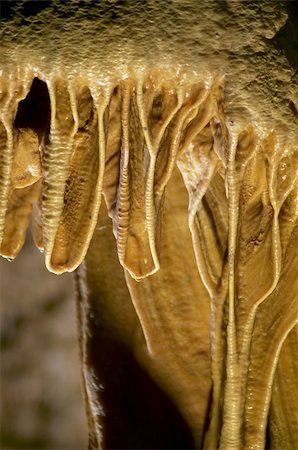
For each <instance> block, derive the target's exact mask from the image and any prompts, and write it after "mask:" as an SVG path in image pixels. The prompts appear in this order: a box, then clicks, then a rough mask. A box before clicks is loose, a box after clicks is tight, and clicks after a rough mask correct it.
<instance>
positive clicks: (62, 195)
mask: <svg viewBox="0 0 298 450" xmlns="http://www.w3.org/2000/svg"><path fill="white" fill-rule="evenodd" d="M0 82H1V122H0V127H1V128H0V139H1V149H0V171H1V172H0V238H1V241H0V242H1V247H0V248H1V254H2V256H4V257H6V258H9V259H13V258H15V256H16V255H17V254H18V252H19V251H20V250H21V247H22V245H23V243H24V240H25V235H26V229H27V226H28V223H29V220H30V216H31V222H32V223H31V224H32V233H33V238H34V241H35V243H36V245H37V247H38V248H39V249H40V250H41V251H43V252H44V254H45V261H46V265H47V267H48V269H49V270H50V271H52V272H55V273H63V272H65V271H73V270H75V269H76V268H77V267H78V266H79V265H80V264H81V263H82V261H83V260H84V258H85V256H86V253H87V251H88V248H89V245H90V241H91V239H92V236H93V233H94V230H95V228H96V224H97V221H98V214H99V210H100V204H101V198H102V197H103V198H104V202H105V205H106V208H107V211H108V214H109V216H110V218H111V219H112V223H113V233H114V236H115V239H116V245H117V253H118V258H119V262H120V264H121V265H122V266H123V268H124V269H125V273H126V281H127V284H128V287H129V290H130V294H131V296H132V298H133V302H134V306H135V309H136V311H137V314H138V317H139V320H140V323H141V326H142V330H143V333H144V336H145V339H146V351H147V352H148V355H149V356H148V357H149V359H150V357H152V359H154V358H155V355H157V354H158V353H159V343H158V342H157V341H156V339H157V337H156V335H155V331H154V326H153V323H154V322H156V320H157V321H158V320H159V319H160V317H159V313H160V311H159V312H158V311H156V310H155V311H154V312H152V308H153V307H152V305H151V303H150V302H151V298H150V295H151V296H153V297H154V295H155V294H154V293H152V292H151V294H150V295H148V296H147V302H146V296H144V295H143V294H142V292H139V291H141V290H142V289H144V291H143V293H144V292H145V291H146V288H145V287H144V286H146V285H145V284H142V283H146V280H145V279H147V278H148V277H149V278H151V277H152V279H154V276H155V274H157V272H158V271H159V270H160V268H161V264H162V260H163V259H165V258H163V257H162V256H161V252H162V248H163V243H162V241H163V238H164V235H165V234H166V233H164V232H163V211H164V207H165V205H166V203H167V186H168V184H169V182H170V180H171V179H172V177H173V176H174V175H173V173H174V172H175V173H176V172H177V168H178V170H179V171H180V173H181V175H182V179H183V181H184V185H185V187H186V190H187V192H188V197H189V202H188V213H187V214H188V225H189V230H190V233H191V238H192V245H193V251H194V255H195V260H196V265H197V272H195V273H191V274H189V276H191V277H192V279H198V283H203V285H204V289H205V290H206V291H207V293H208V298H209V302H210V329H209V330H208V333H209V337H208V340H209V341H208V346H209V348H208V349H207V350H208V355H207V357H206V358H207V360H208V361H209V358H210V375H209V373H208V374H206V378H208V377H209V378H210V383H209V381H208V383H209V384H208V383H207V385H208V386H207V385H206V386H207V387H206V386H202V390H205V391H206V392H205V393H204V394H202V392H201V391H200V389H197V390H194V391H193V392H194V393H192V394H191V395H193V398H192V399H191V403H192V405H196V406H191V407H190V406H189V405H187V400H186V399H185V398H182V397H183V395H182V396H179V395H180V394H179V392H180V391H181V392H182V391H183V389H184V388H183V386H184V384H185V385H186V384H189V385H193V384H195V383H196V376H195V374H191V375H190V378H188V376H186V375H185V376H184V375H181V377H180V378H179V376H178V375H179V370H178V369H177V374H178V375H177V374H176V375H173V377H174V382H173V383H172V385H171V386H169V387H168V388H167V389H168V391H169V395H170V396H171V397H172V398H174V400H175V402H176V404H177V405H178V408H180V410H181V411H182V414H183V415H184V417H186V421H187V422H188V423H189V425H190V428H191V430H192V432H193V435H194V436H195V440H196V444H197V446H201V445H203V446H204V448H206V449H215V448H218V447H220V448H221V449H222V450H226V449H235V450H239V449H240V448H242V447H245V448H249V449H261V448H264V446H265V439H266V427H267V420H268V414H269V407H270V403H271V404H272V420H273V422H272V423H274V424H275V425H274V426H275V429H274V430H273V432H272V436H273V437H272V438H271V440H272V442H274V436H276V440H277V442H286V443H287V444H286V445H288V446H286V447H284V448H294V447H293V445H295V444H294V442H295V441H296V439H297V438H298V428H297V427H298V425H297V421H296V420H295V416H296V414H297V405H295V402H294V401H291V400H290V399H286V400H283V399H282V398H281V397H278V396H280V392H277V393H275V394H274V395H273V394H272V385H273V378H274V375H275V374H276V373H277V375H278V371H280V372H281V373H284V371H287V370H289V371H292V372H293V373H294V372H295V370H297V367H296V369H295V364H296V365H297V361H296V363H294V359H293V355H292V354H291V351H290V350H289V351H288V353H289V355H288V356H286V353H287V349H291V348H295V349H296V350H295V351H297V343H296V345H294V346H291V344H290V343H289V342H290V341H293V342H294V341H295V339H296V340H297V326H296V327H295V325H297V321H298V302H297V286H296V288H295V287H294V285H293V283H295V282H297V265H298V261H297V250H296V249H295V242H296V244H297V233H298V227H297V223H298V222H297V217H298V205H297V198H298V181H297V170H298V149H297V147H296V148H295V145H294V144H293V142H291V141H287V140H286V138H285V137H284V136H280V135H279V134H278V133H277V132H276V131H275V130H274V129H272V130H263V129H261V128H258V124H257V123H246V124H245V123H244V124H243V123H242V124H238V125H237V124H234V125H233V126H231V124H229V122H228V120H227V117H226V115H225V81H224V78H223V77H216V78H214V79H211V78H210V79H209V80H201V79H198V80H194V79H193V78H191V79H188V78H187V77H181V76H180V75H179V76H178V75H177V78H175V77H172V76H167V74H166V73H164V72H161V71H158V70H156V71H152V73H150V74H146V75H143V76H140V77H139V78H134V77H128V78H126V79H122V80H117V81H114V80H111V81H107V82H106V84H97V83H96V82H93V83H91V82H90V83H88V82H87V81H86V79H83V78H73V79H69V80H66V79H65V78H62V77H59V76H52V77H50V78H49V79H47V78H46V77H45V78H44V81H40V80H38V79H37V78H34V76H33V75H32V71H30V70H28V71H24V72H22V73H21V72H18V70H16V71H15V73H14V74H13V75H10V76H7V75H3V77H2V79H1V80H0ZM35 91H36V92H37V94H36V93H35ZM175 176H177V175H175ZM172 189H173V188H172ZM172 197H173V196H172ZM172 201H173V200H172ZM178 201H179V194H178V192H177V202H178ZM185 208H187V205H185ZM172 237H173V236H172ZM171 245H173V246H175V245H176V243H175V242H172V244H171ZM177 245H178V244H177ZM179 245H180V248H182V247H183V243H179ZM173 270H174V268H173ZM179 270H181V271H183V270H184V268H183V267H182V268H180V269H179ZM185 270H187V268H185ZM176 272H177V271H176ZM291 280H292V281H291ZM192 282H193V283H195V282H194V281H192ZM165 289H167V287H166V288H165ZM138 292H139V294H138ZM160 292H161V291H160ZM165 296H166V294H165ZM141 298H142V300H141ZM163 307H165V306H164V304H163V306H162V307H160V308H161V309H162V308H163ZM198 311H199V310H198ZM161 315H162V313H161ZM160 320H161V319H160ZM287 338H288V339H287ZM286 340H287V342H288V347H284V348H285V350H284V353H285V355H284V356H283V357H282V358H279V356H280V353H281V349H282V347H283V344H284V342H285V341H286ZM195 345H196V344H194V346H195ZM169 346H170V344H169ZM171 351H172V353H174V351H175V350H174V349H173V350H171ZM209 354H210V356H209ZM195 357H196V356H194V358H195ZM157 359H158V358H157ZM187 364H189V361H187ZM157 366H158V367H160V366H161V362H160V361H159V363H158V364H157ZM157 366H156V367H157ZM153 372H154V370H153ZM207 372H208V371H207ZM154 373H155V375H154V376H156V378H158V377H159V376H160V377H161V378H162V375H160V374H159V369H156V368H155V372H154ZM167 377H168V374H166V375H164V378H165V379H166V378H167ZM86 378H87V377H86ZM209 378H208V379H209ZM289 380H290V381H289V385H290V387H289V386H287V388H285V391H286V392H287V394H289V392H290V390H294V391H295V392H296V394H297V386H296V387H295V381H294V379H293V377H291V376H289ZM197 383H198V384H199V380H197ZM161 384H163V382H161ZM164 384H166V382H164ZM86 385H87V387H86V391H88V380H86ZM90 389H91V387H90ZM196 395H197V398H196ZM277 397H278V398H277ZM202 398H205V400H203V401H202ZM271 399H273V400H272V401H271ZM277 404H278V405H277ZM276 405H277V406H276ZM90 414H91V415H92V405H91V404H90ZM97 414H98V413H94V415H95V416H96V415H97ZM285 417H286V419H285ZM273 428H274V427H273ZM296 442H297V441H296Z"/></svg>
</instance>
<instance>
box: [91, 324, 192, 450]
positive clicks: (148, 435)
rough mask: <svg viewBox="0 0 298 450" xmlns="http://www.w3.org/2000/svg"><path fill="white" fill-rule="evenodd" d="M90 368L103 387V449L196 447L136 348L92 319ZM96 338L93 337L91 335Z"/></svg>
mask: <svg viewBox="0 0 298 450" xmlns="http://www.w3.org/2000/svg"><path fill="white" fill-rule="evenodd" d="M88 329H89V331H90V333H88V334H89V338H88V339H89V342H88V356H89V358H88V359H89V360H88V365H89V367H90V368H91V369H92V372H94V373H95V375H96V377H97V378H98V380H99V382H100V384H101V385H102V387H103V389H101V390H100V392H99V393H98V398H99V401H100V403H101V405H102V407H103V410H104V413H105V416H104V417H102V418H101V419H100V422H101V424H102V428H103V448H104V449H107V450H111V449H151V450H153V449H194V448H195V445H194V441H193V438H192V435H191V432H190V429H189V428H188V426H187V424H186V423H185V421H184V419H183V417H182V416H181V414H180V413H179V411H178V409H177V407H176V406H175V405H174V403H173V402H172V401H171V400H170V399H169V397H168V396H167V395H166V394H165V393H164V392H163V391H162V390H161V389H160V388H159V386H157V384H156V383H155V382H154V381H153V380H152V379H151V377H150V376H149V375H148V374H147V373H146V372H145V371H144V370H143V369H142V368H141V367H140V366H139V364H138V363H137V361H136V360H135V358H134V356H133V355H132V352H131V350H129V349H128V348H127V347H126V346H125V345H124V344H123V342H121V341H120V340H119V339H117V337H116V336H113V335H112V333H111V330H109V329H106V328H105V326H104V325H96V324H95V323H94V321H93V320H92V319H90V322H89V327H88ZM90 336H91V337H90Z"/></svg>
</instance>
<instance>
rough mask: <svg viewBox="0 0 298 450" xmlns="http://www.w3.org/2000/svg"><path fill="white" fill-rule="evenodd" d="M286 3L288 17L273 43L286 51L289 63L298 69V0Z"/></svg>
mask: <svg viewBox="0 0 298 450" xmlns="http://www.w3.org/2000/svg"><path fill="white" fill-rule="evenodd" d="M285 3H286V11H287V14H288V19H287V21H286V23H285V24H284V26H283V27H282V28H281V29H280V30H279V31H278V32H277V33H276V35H275V36H274V38H273V44H274V45H275V47H276V48H277V49H278V50H281V51H283V52H284V53H285V55H286V57H287V59H288V61H289V64H290V65H291V66H292V67H293V68H294V69H295V70H298V1H296V0H294V1H287V2H285Z"/></svg>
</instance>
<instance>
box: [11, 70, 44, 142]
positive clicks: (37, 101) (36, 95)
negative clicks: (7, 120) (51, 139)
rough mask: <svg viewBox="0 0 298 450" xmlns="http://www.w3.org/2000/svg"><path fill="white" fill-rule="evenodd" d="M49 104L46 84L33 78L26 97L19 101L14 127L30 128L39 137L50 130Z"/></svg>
mask: <svg viewBox="0 0 298 450" xmlns="http://www.w3.org/2000/svg"><path fill="white" fill-rule="evenodd" d="M50 118H51V105H50V96H49V92H48V87H47V84H46V83H45V82H44V81H41V80H40V79H39V78H34V80H33V82H32V85H31V88H30V91H29V92H28V94H27V97H26V98H25V99H24V100H22V101H20V103H19V105H18V111H17V114H16V118H15V121H14V127H15V128H31V129H33V130H34V131H36V132H37V134H38V136H39V138H40V139H41V137H42V136H45V135H46V136H48V135H49V132H50Z"/></svg>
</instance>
